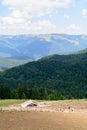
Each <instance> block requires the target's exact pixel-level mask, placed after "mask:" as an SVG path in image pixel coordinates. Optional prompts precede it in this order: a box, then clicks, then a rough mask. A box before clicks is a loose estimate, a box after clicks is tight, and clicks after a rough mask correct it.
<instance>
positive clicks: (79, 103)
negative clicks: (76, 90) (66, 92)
mask: <svg viewBox="0 0 87 130" xmlns="http://www.w3.org/2000/svg"><path fill="white" fill-rule="evenodd" d="M25 101H26V100H0V109H1V110H0V130H87V100H65V101H64V100H63V101H34V100H32V102H33V103H36V104H37V106H36V107H35V106H30V107H28V108H22V107H21V105H20V104H21V103H23V102H25ZM51 110H52V111H51Z"/></svg>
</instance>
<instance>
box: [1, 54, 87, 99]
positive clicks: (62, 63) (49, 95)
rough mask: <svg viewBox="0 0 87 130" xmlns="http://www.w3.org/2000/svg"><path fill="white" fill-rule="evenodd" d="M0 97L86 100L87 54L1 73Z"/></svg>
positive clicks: (55, 58)
mask: <svg viewBox="0 0 87 130" xmlns="http://www.w3.org/2000/svg"><path fill="white" fill-rule="evenodd" d="M0 98H1V99H7V98H16V99H17V98H19V99H22V98H29V99H47V100H57V99H82V98H87V53H86V52H85V53H82V54H73V55H53V56H48V57H45V58H42V59H40V60H38V61H33V62H30V63H27V64H25V65H21V66H18V67H15V68H12V69H9V70H6V71H4V72H1V73H0Z"/></svg>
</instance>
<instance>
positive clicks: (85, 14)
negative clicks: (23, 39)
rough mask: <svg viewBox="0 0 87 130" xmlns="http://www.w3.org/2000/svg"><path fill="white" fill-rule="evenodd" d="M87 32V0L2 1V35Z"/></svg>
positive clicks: (0, 22) (0, 0)
mask: <svg viewBox="0 0 87 130" xmlns="http://www.w3.org/2000/svg"><path fill="white" fill-rule="evenodd" d="M49 33H60V34H61V33H63V34H71V35H73V34H75V35H79V34H85V35H87V0H0V34H5V35H19V34H49Z"/></svg>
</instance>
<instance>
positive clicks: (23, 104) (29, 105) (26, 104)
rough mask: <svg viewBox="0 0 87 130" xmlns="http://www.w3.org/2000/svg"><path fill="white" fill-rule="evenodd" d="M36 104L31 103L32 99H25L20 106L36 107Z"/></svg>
mask: <svg viewBox="0 0 87 130" xmlns="http://www.w3.org/2000/svg"><path fill="white" fill-rule="evenodd" d="M36 106H37V104H36V103H33V102H32V100H29V101H26V102H24V103H22V104H21V107H22V108H27V107H36Z"/></svg>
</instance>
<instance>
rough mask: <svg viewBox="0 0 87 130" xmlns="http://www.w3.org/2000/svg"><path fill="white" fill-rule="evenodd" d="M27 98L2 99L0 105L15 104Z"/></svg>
mask: <svg viewBox="0 0 87 130" xmlns="http://www.w3.org/2000/svg"><path fill="white" fill-rule="evenodd" d="M24 101H25V100H0V107H8V106H10V105H14V104H21V103H23V102H24Z"/></svg>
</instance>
